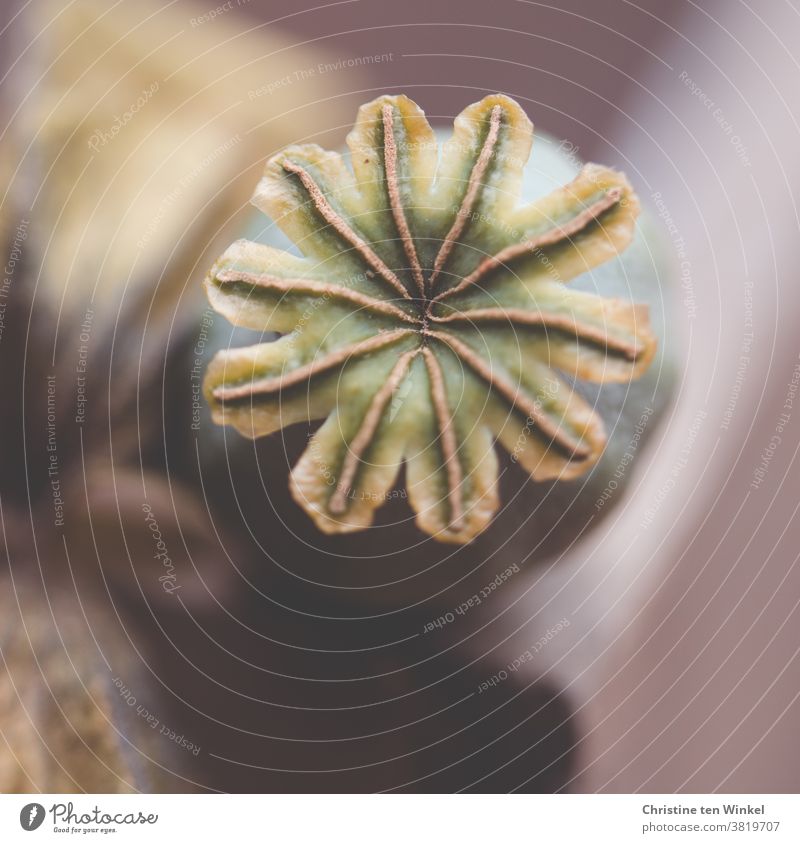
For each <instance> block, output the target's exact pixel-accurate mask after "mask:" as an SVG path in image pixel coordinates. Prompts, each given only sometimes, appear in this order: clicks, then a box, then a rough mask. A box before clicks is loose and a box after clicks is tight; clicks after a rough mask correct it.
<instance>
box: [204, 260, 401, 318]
mask: <svg viewBox="0 0 800 843" xmlns="http://www.w3.org/2000/svg"><path fill="white" fill-rule="evenodd" d="M216 279H217V280H218V281H220V282H221V283H223V284H228V283H233V282H236V281H246V282H247V283H248V284H252V285H253V286H254V287H262V288H264V289H268V290H277V291H279V292H283V293H292V292H301V293H312V294H319V295H321V296H323V297H325V296H328V297H331V298H337V299H345V300H346V301H349V302H352V303H353V304H357V305H360V306H361V307H364V308H367V309H369V310H374V311H376V312H377V313H383V314H385V315H386V316H394V317H396V318H398V319H402V320H403V321H404V322H412V323H414V324H416V322H417V320H416V319H415V318H414V317H413V316H410V315H409V314H408V313H406V312H405V311H404V310H401V309H400V308H399V307H397V305H394V304H392V303H391V302H387V301H381V300H380V299H373V298H371V297H370V296H367V295H365V294H364V293H359V292H358V291H357V290H351V289H349V288H348V287H342V286H341V285H339V284H329V283H328V282H326V281H315V280H313V279H311V278H278V277H277V276H274V275H257V274H255V273H252V272H244V271H243V270H238V269H225V270H223V271H222V272H219V273H217V275H216Z"/></svg>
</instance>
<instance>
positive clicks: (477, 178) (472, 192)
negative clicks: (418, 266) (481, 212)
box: [428, 105, 503, 289]
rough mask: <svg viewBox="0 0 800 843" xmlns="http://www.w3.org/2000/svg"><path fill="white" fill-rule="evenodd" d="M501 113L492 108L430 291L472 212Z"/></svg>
mask: <svg viewBox="0 0 800 843" xmlns="http://www.w3.org/2000/svg"><path fill="white" fill-rule="evenodd" d="M502 113H503V109H502V108H501V107H500V106H499V105H496V106H494V108H492V114H491V117H490V122H489V131H488V133H487V135H486V140H485V141H484V142H483V148H482V149H481V152H480V155H479V156H478V160H477V161H476V162H475V166H474V167H473V168H472V172H471V173H470V176H469V182H468V183H467V191H466V193H465V194H464V198H463V199H462V200H461V206H460V207H459V209H458V213H457V214H456V219H455V222H454V223H453V225H452V227H451V228H450V231H448V232H447V236H446V237H445V239H444V242H443V243H442V245H441V247H440V248H439V253H438V254H437V255H436V260H435V261H434V263H433V272H432V273H431V277H430V280H429V282H428V285H429V287H430V288H431V289H433V285H434V283H435V282H436V278H437V276H438V275H439V273H440V272H441V270H442V267H443V266H444V264H445V261H446V260H447V258H448V257H450V252H452V250H453V247H454V246H455V244H456V240H457V239H458V238H459V237H460V236H461V232H462V231H463V230H464V226H465V225H466V224H467V216H468V215H469V214H470V213H471V212H472V206H473V204H474V203H475V200H476V198H477V196H478V191H479V190H480V188H481V184H482V183H483V177H484V175H485V173H486V168H487V167H488V166H489V159H490V158H491V157H492V153H493V151H494V146H495V144H496V143H497V136H498V134H499V132H500V116H501V115H502Z"/></svg>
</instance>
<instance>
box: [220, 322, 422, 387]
mask: <svg viewBox="0 0 800 843" xmlns="http://www.w3.org/2000/svg"><path fill="white" fill-rule="evenodd" d="M412 333H414V331H413V329H411V328H397V329H395V330H393V331H384V332H383V333H380V334H375V336H373V337H370V338H369V339H366V340H362V341H361V342H357V343H354V344H353V345H346V346H344V347H342V348H337V349H336V350H335V351H332V352H331V353H330V354H328V355H327V356H326V357H322V358H319V359H317V360H314V361H313V362H311V363H307V364H306V365H305V366H300V367H299V368H297V369H295V370H294V371H293V372H291V373H290V374H288V375H277V376H275V377H271V378H262V379H260V380H254V381H251V382H250V383H245V384H241V385H240V386H218V387H216V388H215V389H214V390H213V392H212V394H213V396H214V397H215V398H218V399H219V400H220V401H232V400H236V399H237V398H246V397H247V396H249V395H268V394H269V393H270V392H279V391H280V390H282V389H286V388H287V387H290V386H296V385H297V384H298V383H302V382H303V381H305V380H308V379H309V378H313V377H314V376H315V375H318V374H320V373H321V372H325V371H327V370H328V369H333V368H335V367H337V366H339V365H341V364H342V363H344V362H345V361H346V360H348V359H349V358H350V357H356V356H358V355H361V354H368V353H369V352H370V351H376V350H377V349H379V348H383V347H384V346H385V345H389V344H390V343H393V342H395V341H396V340H399V339H400V338H401V337H404V336H407V335H408V334H412Z"/></svg>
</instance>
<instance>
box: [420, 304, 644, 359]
mask: <svg viewBox="0 0 800 843" xmlns="http://www.w3.org/2000/svg"><path fill="white" fill-rule="evenodd" d="M428 318H429V319H430V320H431V321H432V322H439V323H442V322H493V321H502V320H506V321H508V322H519V323H521V324H523V325H541V326H543V327H545V328H554V329H556V330H559V331H565V332H566V333H570V334H574V335H575V336H576V337H577V338H578V339H584V340H588V341H589V342H592V343H595V344H597V345H599V346H602V347H604V348H605V349H607V350H609V351H618V352H620V353H622V354H624V355H625V357H627V358H628V359H629V360H630V361H631V362H634V361H635V360H636V358H637V357H638V356H639V355H640V354H641V353H642V351H643V348H642V346H640V345H637V344H636V343H633V342H629V341H628V340H624V339H621V338H619V337H611V336H609V335H608V334H607V333H606V332H605V331H604V330H603V329H602V328H598V327H597V326H596V325H587V324H586V323H585V322H578V321H577V320H576V319H574V318H572V317H570V316H564V315H561V314H551V313H544V312H542V311H537V310H533V311H531V310H522V309H521V308H513V307H512V308H508V309H504V308H480V309H477V310H464V311H459V312H456V313H453V314H450V315H449V316H429V317H428Z"/></svg>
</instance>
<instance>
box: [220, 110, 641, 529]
mask: <svg viewBox="0 0 800 843" xmlns="http://www.w3.org/2000/svg"><path fill="white" fill-rule="evenodd" d="M532 137H533V127H532V126H531V123H530V121H529V120H528V118H527V117H526V115H525V113H524V112H523V111H522V109H521V108H520V106H519V105H518V104H517V103H515V102H514V101H513V100H511V99H509V98H507V97H504V96H501V95H493V96H489V97H486V98H484V99H483V100H481V101H480V102H479V103H476V104H474V105H471V106H469V107H468V108H467V109H465V110H464V111H463V112H462V113H461V114H460V115H459V116H458V117H457V118H456V120H455V125H454V131H453V134H452V136H451V137H450V138H449V139H448V140H447V141H446V142H445V143H443V144H442V146H441V148H439V147H438V145H437V142H436V136H435V134H434V132H433V130H432V129H431V127H430V125H429V124H428V122H427V120H426V119H425V116H424V114H423V112H422V111H421V110H420V108H419V107H418V106H417V105H416V104H415V103H413V102H412V101H411V100H409V99H408V98H407V97H405V96H392V97H389V96H384V97H379V98H378V99H376V100H374V101H373V102H371V103H368V104H366V105H364V106H362V107H361V109H360V111H359V114H358V119H357V121H356V125H355V127H354V129H353V130H352V132H351V133H350V135H349V136H348V146H349V148H350V152H351V159H350V160H351V164H352V169H350V168H349V167H348V166H347V164H346V163H345V161H344V159H343V158H342V156H340V155H339V154H338V153H333V152H328V151H325V150H323V149H321V148H319V147H318V146H314V145H305V146H291V147H289V148H287V149H286V150H284V151H283V152H281V153H279V154H278V155H276V156H275V157H273V158H272V159H270V161H269V162H268V163H267V166H266V170H265V174H264V176H263V178H262V180H261V182H260V183H259V185H258V187H257V189H256V193H255V195H254V197H253V203H254V204H255V205H256V207H258V208H259V209H260V210H262V211H263V212H264V213H266V214H267V215H269V216H270V217H271V218H272V219H273V220H274V221H275V223H276V224H277V225H278V226H279V227H280V228H281V229H282V230H283V232H284V233H285V234H286V235H288V236H289V237H290V238H291V239H292V240H293V241H294V242H295V243H296V245H297V246H298V248H299V249H300V251H301V252H302V255H303V257H297V256H295V255H292V254H290V253H288V252H284V251H281V250H278V249H275V248H273V247H271V246H267V245H264V244H260V243H255V242H250V241H246V240H240V241H237V242H236V243H234V244H233V245H232V246H231V247H230V248H229V249H228V250H227V251H226V252H225V253H224V254H223V255H222V256H221V257H220V259H219V260H218V261H217V262H216V263H215V265H214V266H213V268H212V270H211V272H210V274H209V276H208V278H207V280H206V288H207V292H208V295H209V299H210V301H211V304H212V305H213V307H214V308H215V309H216V310H217V311H219V312H220V313H222V314H223V315H224V316H226V317H227V318H228V319H229V320H230V321H231V322H232V323H233V324H235V325H239V326H243V327H247V328H251V329H256V330H260V331H275V332H278V333H279V334H281V335H282V336H281V337H280V338H279V339H277V340H275V341H273V342H267V343H261V344H259V345H255V346H251V347H246V348H237V349H232V350H225V351H221V352H219V353H218V354H217V355H216V356H215V358H214V360H213V361H212V362H211V364H210V365H209V367H208V370H207V373H206V379H205V395H206V398H207V400H208V401H209V403H210V405H211V408H212V414H213V418H214V420H215V421H216V422H217V423H220V424H230V425H233V426H234V427H235V428H236V429H237V430H238V431H239V432H240V433H242V434H244V435H245V436H248V437H257V436H263V435H267V434H269V433H273V432H275V431H277V430H279V429H282V428H283V427H285V426H287V425H291V424H294V423H296V422H304V421H309V420H319V419H325V421H324V423H323V424H322V426H321V428H320V429H319V430H318V431H317V433H316V434H315V435H314V437H313V438H312V440H311V441H310V442H309V444H308V447H307V448H306V450H305V452H304V453H303V455H302V457H301V458H300V460H299V462H298V463H297V465H296V466H295V467H294V469H293V471H292V474H291V481H290V483H291V490H292V494H293V496H294V498H295V500H296V501H297V502H298V503H299V504H300V505H301V506H302V507H303V508H304V509H305V510H306V512H308V514H309V515H310V516H311V517H312V518H313V520H314V522H315V523H316V525H317V526H318V527H319V528H320V529H321V530H323V531H325V532H328V533H341V532H349V531H353V530H359V529H363V528H365V527H367V526H369V525H370V524H371V523H372V519H373V515H374V511H375V509H376V508H377V507H378V506H380V505H381V503H382V502H383V501H384V500H385V499H387V498H388V497H390V496H391V492H392V489H393V487H394V484H395V481H396V478H397V475H398V472H399V470H400V467H401V465H403V464H405V467H406V483H407V488H408V499H409V501H410V503H411V506H412V507H413V509H414V510H415V512H416V520H417V525H418V526H419V527H420V528H421V529H422V530H424V531H425V532H427V533H429V534H431V535H432V536H434V537H435V538H437V539H439V540H441V541H448V542H455V543H466V542H468V541H470V540H471V539H472V538H474V537H475V536H476V535H477V534H478V533H480V532H481V531H482V530H484V529H485V528H486V527H487V525H488V524H489V522H490V521H491V519H492V517H493V516H494V514H495V512H496V511H497V508H498V506H499V499H498V490H497V480H498V461H497V456H496V453H495V441H497V442H498V443H499V444H500V445H502V446H503V447H504V448H505V449H506V450H507V451H509V452H510V453H511V455H512V458H513V459H514V460H515V461H516V462H518V463H519V464H520V465H521V466H523V467H524V468H525V470H526V471H527V472H528V473H529V474H530V476H531V477H532V478H533V479H534V480H539V481H543V480H569V479H574V478H576V477H579V476H581V475H583V474H584V473H586V472H587V471H588V470H589V469H590V468H591V467H592V466H593V465H594V464H595V463H596V462H597V461H598V459H599V458H600V456H601V455H602V453H603V449H604V447H605V444H606V435H605V432H604V426H603V423H602V421H601V419H600V417H599V415H598V414H597V413H596V412H595V410H594V409H593V407H592V406H591V405H590V404H589V403H588V402H587V401H586V400H585V399H584V398H583V397H581V396H580V395H579V394H578V393H577V392H576V391H575V390H574V389H573V388H572V387H571V386H570V385H569V384H568V382H567V380H565V379H564V377H563V375H564V374H565V375H566V376H567V378H568V379H569V380H570V381H571V380H584V381H592V382H598V383H609V382H616V383H627V382H630V380H631V379H635V378H638V377H639V376H640V375H641V374H642V373H643V372H644V371H645V370H646V369H647V368H648V366H649V365H650V363H651V361H652V359H653V356H654V354H655V350H656V340H655V336H654V334H653V332H652V330H651V328H650V324H649V318H648V310H647V307H645V306H642V305H636V304H634V303H632V302H630V301H627V300H625V299H607V298H602V297H600V296H597V295H594V294H592V293H589V292H583V291H579V290H575V289H570V288H569V287H568V286H566V282H568V281H570V280H572V279H573V278H575V277H576V276H578V275H581V274H583V273H585V272H587V271H589V270H591V269H593V268H594V267H597V266H598V265H600V264H602V263H604V262H606V261H608V260H609V259H612V258H614V257H616V256H617V255H618V253H619V252H620V251H621V250H623V249H625V247H626V246H628V244H629V243H630V242H631V240H632V237H633V234H634V228H635V222H636V217H637V215H638V212H639V203H638V200H637V198H636V195H635V193H634V192H633V190H632V188H631V186H630V184H629V183H628V181H627V179H626V178H625V177H624V176H623V175H622V174H621V173H618V172H616V171H614V170H611V169H608V168H605V167H600V166H597V165H593V164H589V165H586V166H584V167H583V168H582V169H581V170H580V172H579V173H578V175H577V176H576V177H575V178H574V179H573V180H572V181H571V182H569V183H568V184H566V185H564V186H563V187H561V188H559V189H557V190H555V191H553V192H551V193H550V194H549V195H546V196H544V197H543V198H541V199H539V200H537V201H536V202H534V203H532V204H527V205H525V204H520V190H521V184H522V179H523V169H524V166H525V163H526V162H527V160H528V156H529V153H530V148H531V143H532Z"/></svg>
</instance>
